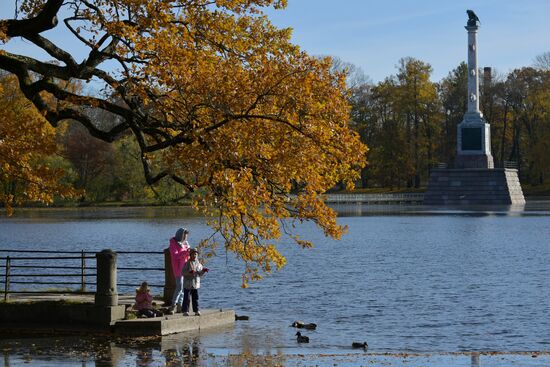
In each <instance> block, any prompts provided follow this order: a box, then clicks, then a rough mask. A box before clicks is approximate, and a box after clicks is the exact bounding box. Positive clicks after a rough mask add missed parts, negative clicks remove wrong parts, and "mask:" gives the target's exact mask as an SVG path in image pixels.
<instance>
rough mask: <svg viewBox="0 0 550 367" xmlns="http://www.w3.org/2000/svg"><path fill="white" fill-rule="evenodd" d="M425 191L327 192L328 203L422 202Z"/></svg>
mask: <svg viewBox="0 0 550 367" xmlns="http://www.w3.org/2000/svg"><path fill="white" fill-rule="evenodd" d="M423 199H424V194H423V193H390V194H325V201H326V202H327V203H365V204H369V203H373V204H374V203H376V204H392V203H408V202H409V203H416V202H422V200H423Z"/></svg>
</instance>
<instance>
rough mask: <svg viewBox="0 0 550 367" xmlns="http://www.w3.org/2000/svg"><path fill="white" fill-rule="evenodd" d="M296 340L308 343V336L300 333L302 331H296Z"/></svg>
mask: <svg viewBox="0 0 550 367" xmlns="http://www.w3.org/2000/svg"><path fill="white" fill-rule="evenodd" d="M296 341H297V342H298V343H309V338H308V337H307V336H305V335H302V333H301V332H299V331H298V332H297V333H296Z"/></svg>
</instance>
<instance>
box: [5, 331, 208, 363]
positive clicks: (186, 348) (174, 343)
mask: <svg viewBox="0 0 550 367" xmlns="http://www.w3.org/2000/svg"><path fill="white" fill-rule="evenodd" d="M0 348H1V349H2V350H3V354H4V355H3V366H5V367H20V366H24V365H28V364H36V365H40V366H57V365H59V364H60V362H63V365H65V366H82V367H86V366H89V367H92V366H95V367H122V366H124V367H125V366H136V367H153V366H158V365H159V363H162V365H165V366H171V367H183V366H186V367H199V366H203V365H204V363H203V358H202V356H203V355H206V353H205V352H204V351H203V350H201V349H202V347H201V344H200V335H198V334H197V335H195V336H192V337H189V336H188V335H187V334H177V335H174V336H170V337H152V338H151V337H148V338H121V337H97V338H96V337H90V338H78V337H63V338H59V337H52V338H40V339H36V338H29V339H11V340H0Z"/></svg>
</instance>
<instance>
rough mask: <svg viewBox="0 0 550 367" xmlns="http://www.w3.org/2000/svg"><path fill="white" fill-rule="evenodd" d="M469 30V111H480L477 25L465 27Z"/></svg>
mask: <svg viewBox="0 0 550 367" xmlns="http://www.w3.org/2000/svg"><path fill="white" fill-rule="evenodd" d="M464 28H466V29H467V30H468V112H477V113H479V112H480V111H479V77H478V75H477V70H478V67H477V30H478V28H479V27H478V26H477V25H468V26H466V27H464Z"/></svg>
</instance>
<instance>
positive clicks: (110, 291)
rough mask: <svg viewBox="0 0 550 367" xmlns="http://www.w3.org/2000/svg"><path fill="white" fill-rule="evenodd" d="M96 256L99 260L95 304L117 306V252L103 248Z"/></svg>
mask: <svg viewBox="0 0 550 367" xmlns="http://www.w3.org/2000/svg"><path fill="white" fill-rule="evenodd" d="M95 256H96V260H97V287H96V292H95V304H96V306H117V305H118V292H117V285H116V275H117V266H116V258H117V254H116V252H114V251H112V250H103V251H101V252H98V253H96V254H95Z"/></svg>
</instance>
